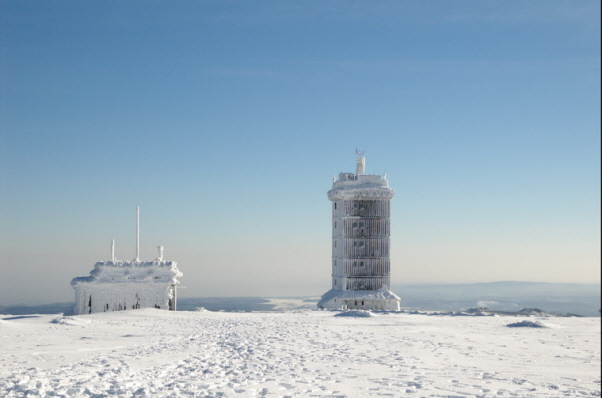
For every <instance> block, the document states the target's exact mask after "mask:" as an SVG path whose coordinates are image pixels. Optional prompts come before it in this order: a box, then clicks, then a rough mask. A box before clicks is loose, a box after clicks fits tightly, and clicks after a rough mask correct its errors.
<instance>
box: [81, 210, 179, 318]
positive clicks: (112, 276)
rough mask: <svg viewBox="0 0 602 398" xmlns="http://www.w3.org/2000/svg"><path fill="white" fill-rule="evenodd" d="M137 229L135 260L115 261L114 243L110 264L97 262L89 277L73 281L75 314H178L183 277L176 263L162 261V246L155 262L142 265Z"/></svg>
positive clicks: (113, 244) (143, 262)
mask: <svg viewBox="0 0 602 398" xmlns="http://www.w3.org/2000/svg"><path fill="white" fill-rule="evenodd" d="M137 215H139V213H138V212H137ZM137 220H138V217H137ZM138 225H139V224H138V222H137V223H136V229H137V233H136V258H135V259H134V260H132V261H117V260H115V242H114V241H113V242H112V243H111V260H110V261H101V262H97V263H96V265H95V266H94V269H93V270H92V271H91V272H90V276H85V277H78V278H73V280H72V281H71V286H72V287H73V288H74V289H75V307H74V312H75V314H91V313H95V312H108V311H122V310H131V309H138V308H158V309H166V310H172V311H175V310H176V299H177V296H176V286H177V285H178V283H179V282H178V280H177V278H178V277H180V276H182V273H181V272H180V271H179V270H178V267H177V263H176V262H175V261H165V260H163V246H159V247H158V249H159V254H158V257H157V258H156V259H155V260H154V261H140V259H139V227H138Z"/></svg>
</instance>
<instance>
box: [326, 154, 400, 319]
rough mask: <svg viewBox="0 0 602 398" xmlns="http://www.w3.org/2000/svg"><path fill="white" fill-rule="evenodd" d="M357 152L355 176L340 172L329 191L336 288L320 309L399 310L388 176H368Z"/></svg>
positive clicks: (362, 160)
mask: <svg viewBox="0 0 602 398" xmlns="http://www.w3.org/2000/svg"><path fill="white" fill-rule="evenodd" d="M365 169H366V160H365V158H364V156H363V152H358V157H357V164H356V173H355V174H353V173H340V174H339V178H338V179H337V180H335V181H334V183H333V185H332V189H331V190H330V191H328V199H329V200H331V201H332V288H331V290H329V291H328V292H327V293H325V294H324V295H323V296H322V298H321V300H320V301H319V302H318V308H321V309H365V310H382V311H398V310H399V309H400V301H401V300H400V298H399V297H398V296H397V295H396V294H394V293H393V292H391V291H390V290H389V286H390V279H391V278H390V270H391V264H390V257H389V242H390V206H389V205H390V201H391V199H392V198H393V196H394V194H395V192H394V191H393V190H392V189H391V188H389V183H388V181H387V178H386V176H381V175H369V174H365Z"/></svg>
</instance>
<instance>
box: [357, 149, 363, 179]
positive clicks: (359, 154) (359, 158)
mask: <svg viewBox="0 0 602 398" xmlns="http://www.w3.org/2000/svg"><path fill="white" fill-rule="evenodd" d="M364 153H365V152H364V151H360V150H359V149H356V150H355V154H356V155H357V160H356V163H355V174H356V175H358V176H363V175H364V174H366V158H365V157H364Z"/></svg>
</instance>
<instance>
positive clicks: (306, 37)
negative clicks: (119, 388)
mask: <svg viewBox="0 0 602 398" xmlns="http://www.w3.org/2000/svg"><path fill="white" fill-rule="evenodd" d="M0 15H1V16H0V18H1V20H0V25H1V28H0V35H1V36H0V39H1V61H0V80H1V81H2V83H0V111H1V112H0V114H1V116H0V128H1V141H0V144H1V147H0V158H1V160H0V184H1V185H0V187H1V192H0V205H1V209H2V210H1V214H0V217H1V218H0V224H1V227H0V229H1V235H0V238H1V243H0V250H1V254H0V259H1V262H0V305H2V304H18V303H23V304H40V303H50V302H59V301H70V300H73V297H74V293H73V290H72V288H71V287H70V284H69V282H70V281H71V279H72V278H73V277H77V276H87V275H88V274H89V272H90V271H91V270H92V268H93V266H94V263H95V262H97V261H104V260H109V259H110V246H111V239H115V241H116V256H117V258H118V259H121V260H131V259H133V258H134V257H135V239H136V237H135V219H136V218H135V217H136V207H137V206H140V217H141V221H140V228H141V234H140V244H141V259H143V260H153V259H154V258H155V257H156V256H157V249H156V248H157V246H158V245H163V246H164V247H165V258H166V259H168V260H173V261H177V262H178V267H179V268H180V270H181V271H182V272H183V273H184V276H183V277H182V278H181V286H182V287H183V288H185V289H182V290H180V293H179V294H180V295H181V296H188V297H212V296H257V295H291V296H294V295H316V296H317V295H321V294H323V293H325V292H326V291H327V290H328V289H329V288H330V284H331V279H330V273H331V259H330V256H331V253H330V250H331V230H330V229H331V220H330V218H331V203H330V202H329V201H328V198H327V196H326V192H327V191H328V190H329V189H330V188H331V186H332V179H333V176H334V175H337V174H338V173H339V172H353V171H354V170H355V156H356V155H355V152H356V149H360V150H363V151H365V156H366V171H367V173H369V174H383V173H386V174H387V178H388V179H389V183H390V186H391V188H393V189H394V190H395V198H394V199H393V200H392V203H391V209H392V210H391V225H392V227H391V229H392V231H391V263H392V270H391V278H392V284H393V286H395V285H400V284H412V283H472V282H489V281H501V280H519V281H538V282H572V283H599V282H600V105H601V104H600V18H599V15H600V3H599V2H597V1H590V0H585V1H583V0H571V1H559V0H535V1H514V2H509V1H488V2H483V1H476V0H475V1H471V0H467V1H453V0H452V1H443V0H440V1H429V0H427V1H398V0H395V1H393V0H391V1H386V0H377V1H369V2H365V1H343V0H332V1H295V0H266V1H248V0H246V1H236V0H234V1H230V0H225V1H223V0H220V1H217V0H215V1H212V0H208V1H202V2H198V1H187V0H183V1H178V2H172V1H167V0H162V1H157V0H149V1H130V0H124V1H119V2H115V1H102V0H98V1H93V2H91V1H90V2H80V1H65V0H55V1H52V2H40V1H28V0H18V1H16V0H4V1H2V2H0ZM396 293H397V294H399V295H400V296H401V297H402V300H403V291H397V292H396Z"/></svg>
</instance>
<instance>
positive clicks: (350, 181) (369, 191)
mask: <svg viewBox="0 0 602 398" xmlns="http://www.w3.org/2000/svg"><path fill="white" fill-rule="evenodd" d="M394 195H395V191H394V190H392V189H391V188H389V181H387V177H386V176H384V175H382V176H381V175H376V174H368V175H355V174H351V173H341V174H339V179H338V180H337V181H335V182H334V183H333V184H332V189H331V190H330V191H328V199H330V200H332V201H334V200H353V199H391V198H393V196H394Z"/></svg>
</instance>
